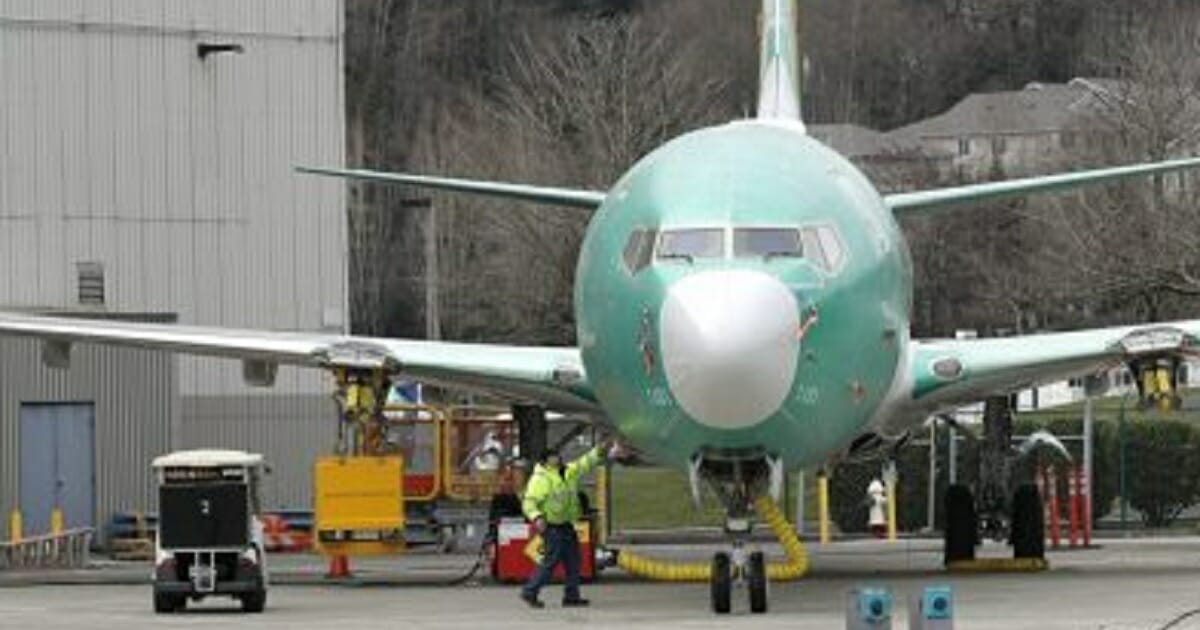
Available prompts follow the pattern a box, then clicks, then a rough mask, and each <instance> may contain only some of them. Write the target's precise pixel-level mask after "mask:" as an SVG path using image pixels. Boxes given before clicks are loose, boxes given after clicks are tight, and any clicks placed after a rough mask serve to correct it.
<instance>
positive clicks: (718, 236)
mask: <svg viewBox="0 0 1200 630" xmlns="http://www.w3.org/2000/svg"><path fill="white" fill-rule="evenodd" d="M724 256H725V230H723V229H721V228H692V229H686V230H667V231H664V232H663V233H662V234H661V235H660V236H659V237H658V252H657V254H656V258H658V259H659V260H672V259H680V260H687V261H693V260H695V259H697V258H722V257H724Z"/></svg>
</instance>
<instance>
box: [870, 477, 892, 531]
mask: <svg viewBox="0 0 1200 630" xmlns="http://www.w3.org/2000/svg"><path fill="white" fill-rule="evenodd" d="M886 504H887V493H886V492H885V491H884V488H883V482H882V481H880V480H879V479H878V478H875V479H872V480H871V483H870V484H869V485H867V505H868V516H867V523H868V525H869V526H870V528H871V533H872V534H875V537H876V538H883V537H884V536H886V535H887V517H886V516H885V515H884V508H885V506H886Z"/></svg>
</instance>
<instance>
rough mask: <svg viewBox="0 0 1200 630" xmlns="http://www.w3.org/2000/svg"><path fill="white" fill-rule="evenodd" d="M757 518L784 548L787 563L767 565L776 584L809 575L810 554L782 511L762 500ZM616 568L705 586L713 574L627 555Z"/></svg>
mask: <svg viewBox="0 0 1200 630" xmlns="http://www.w3.org/2000/svg"><path fill="white" fill-rule="evenodd" d="M754 508H755V510H757V511H758V516H759V518H761V519H762V520H763V522H765V523H766V524H767V526H768V527H770V528H771V531H772V532H774V533H775V536H776V537H777V538H778V539H779V544H780V545H783V553H784V554H785V555H786V556H787V562H785V563H783V564H775V563H772V564H769V565H767V576H768V577H769V578H770V579H771V580H773V581H776V582H785V581H788V580H794V579H797V578H800V577H802V576H803V575H804V574H805V573H807V572H808V554H807V552H805V550H804V544H803V543H801V542H800V539H799V538H798V537H797V536H796V532H795V530H794V529H792V527H791V525H789V524H788V522H787V519H786V518H784V516H783V513H782V512H780V511H779V507H778V506H776V505H775V502H774V501H772V500H771V499H770V498H769V497H759V499H758V500H757V501H755V502H754ZM617 566H619V567H621V568H622V569H624V570H625V571H627V572H629V573H630V574H632V575H636V576H638V577H644V578H648V579H651V580H661V581H665V582H704V581H708V579H709V577H710V575H711V574H712V565H711V564H709V563H706V562H667V561H662V560H652V559H650V558H644V557H642V556H639V555H637V554H634V553H630V552H628V551H621V552H619V553H618V554H617Z"/></svg>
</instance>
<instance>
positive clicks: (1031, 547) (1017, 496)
mask: <svg viewBox="0 0 1200 630" xmlns="http://www.w3.org/2000/svg"><path fill="white" fill-rule="evenodd" d="M1009 542H1010V543H1011V544H1012V547H1013V557H1014V558H1045V557H1046V522H1045V513H1044V512H1043V511H1042V496H1041V494H1040V493H1039V492H1038V489H1037V486H1035V485H1033V484H1024V485H1021V486H1019V487H1018V488H1017V490H1016V492H1014V493H1013V502H1012V531H1011V532H1010V533H1009Z"/></svg>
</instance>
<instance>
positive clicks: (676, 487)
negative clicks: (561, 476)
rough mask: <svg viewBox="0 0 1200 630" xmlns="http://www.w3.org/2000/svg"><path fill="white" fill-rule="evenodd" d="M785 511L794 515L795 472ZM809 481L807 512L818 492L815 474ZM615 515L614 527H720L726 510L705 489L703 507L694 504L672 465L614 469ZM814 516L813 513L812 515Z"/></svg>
mask: <svg viewBox="0 0 1200 630" xmlns="http://www.w3.org/2000/svg"><path fill="white" fill-rule="evenodd" d="M789 477H790V479H789V481H790V483H788V484H787V495H786V496H785V497H784V502H783V506H781V507H782V508H783V509H784V514H786V515H787V516H788V518H789V520H790V519H791V517H793V516H794V515H795V511H794V509H793V506H795V485H796V483H795V482H796V476H795V475H789ZM805 480H806V482H807V483H808V485H809V490H810V491H809V492H808V493H807V497H808V507H809V509H807V510H806V515H815V514H816V492H815V490H814V488H815V482H813V476H812V475H807V476H806V477H805ZM612 497H613V505H612V518H613V529H614V530H615V531H623V530H631V529H670V528H679V527H704V526H709V527H714V526H715V527H719V526H721V525H723V524H724V522H725V514H724V511H723V510H722V509H721V507H720V505H719V504H718V503H717V500H716V497H714V496H713V495H712V493H711V492H709V491H708V490H707V488H706V489H705V492H704V494H703V495H702V497H701V498H702V499H703V503H702V505H701V507H700V509H696V506H695V505H693V504H692V491H691V489H690V487H689V485H688V480H687V474H686V473H684V472H683V471H680V470H673V469H669V468H648V467H638V468H628V467H625V466H616V467H614V468H613V470H612ZM810 518H811V517H810Z"/></svg>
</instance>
